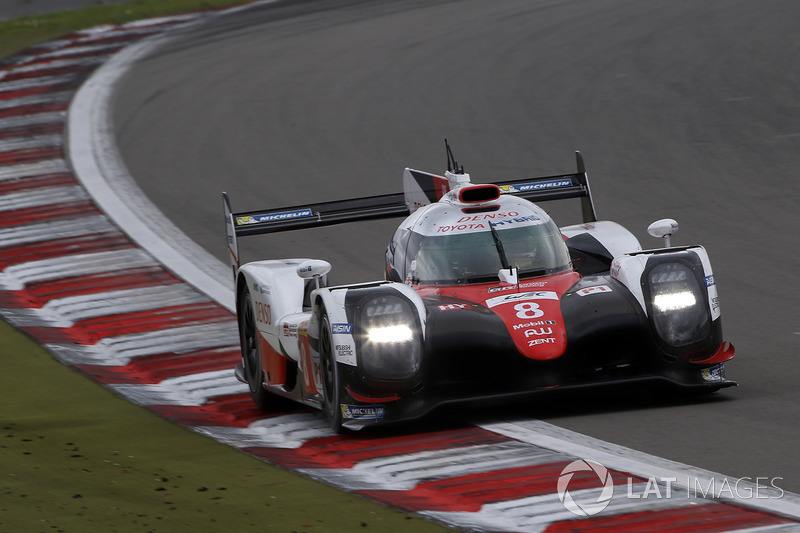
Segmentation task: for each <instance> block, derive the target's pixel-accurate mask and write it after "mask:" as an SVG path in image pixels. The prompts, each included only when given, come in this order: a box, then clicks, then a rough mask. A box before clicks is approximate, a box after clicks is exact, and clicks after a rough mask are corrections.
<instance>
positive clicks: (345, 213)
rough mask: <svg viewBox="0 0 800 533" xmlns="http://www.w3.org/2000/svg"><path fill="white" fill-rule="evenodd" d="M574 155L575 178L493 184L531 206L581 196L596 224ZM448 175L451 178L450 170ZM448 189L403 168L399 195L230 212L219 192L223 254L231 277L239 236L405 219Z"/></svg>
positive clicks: (444, 181) (587, 217)
mask: <svg viewBox="0 0 800 533" xmlns="http://www.w3.org/2000/svg"><path fill="white" fill-rule="evenodd" d="M575 157H576V160H577V163H578V172H577V173H575V174H562V175H559V176H545V177H541V178H527V179H521V180H511V181H508V180H506V181H498V182H493V183H494V184H495V185H497V186H499V187H500V192H501V193H503V194H513V195H515V196H520V197H522V198H525V199H526V200H530V201H533V202H545V201H548V200H563V199H567V198H580V199H581V211H582V214H583V221H584V223H588V222H595V221H596V220H597V217H596V215H595V211H594V204H593V202H592V195H591V191H590V189H589V180H588V177H587V175H586V168H585V166H584V163H583V156H582V155H581V153H580V152H575ZM448 175H450V176H451V177H452V176H453V174H450V173H449V172H448ZM451 188H452V183H451V182H450V181H449V180H448V178H446V177H444V176H439V175H436V174H431V173H428V172H422V171H419V170H413V169H409V168H407V169H405V172H404V173H403V189H404V192H402V193H395V194H384V195H380V196H365V197H362V198H353V199H350V200H335V201H331V202H319V203H313V204H303V205H298V206H293V207H278V208H275V209H264V210H259V211H244V212H236V213H234V212H233V211H232V210H231V204H230V199H229V198H228V194H227V193H225V192H223V193H222V198H223V207H224V210H225V229H226V233H227V238H228V255H229V258H230V265H231V269H232V271H233V276H234V279H235V278H236V272H237V271H238V270H239V266H240V263H239V246H238V238H239V237H245V236H249V235H262V234H266V233H276V232H281V231H289V230H296V229H307V228H315V227H321V226H330V225H333V224H341V223H343V222H356V221H364V220H376V219H383V218H396V217H405V216H408V215H409V214H411V213H413V212H414V211H416V210H417V209H419V208H420V207H422V206H424V205H428V204H430V203H434V202H436V201H438V200H439V199H440V198H441V197H442V196H443V195H444V194H445V193H447V192H448V191H449V190H450V189H451Z"/></svg>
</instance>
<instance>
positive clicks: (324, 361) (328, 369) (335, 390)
mask: <svg viewBox="0 0 800 533" xmlns="http://www.w3.org/2000/svg"><path fill="white" fill-rule="evenodd" d="M321 313H322V319H321V321H320V328H319V360H320V373H321V374H322V397H323V405H322V412H323V413H324V414H325V419H326V420H327V421H328V425H330V427H331V429H332V430H333V431H335V432H336V433H341V432H342V409H341V406H340V405H339V370H338V368H337V367H336V358H335V357H334V355H333V342H332V341H333V338H332V336H331V322H330V319H329V318H328V314H327V313H326V312H325V309H322V310H321Z"/></svg>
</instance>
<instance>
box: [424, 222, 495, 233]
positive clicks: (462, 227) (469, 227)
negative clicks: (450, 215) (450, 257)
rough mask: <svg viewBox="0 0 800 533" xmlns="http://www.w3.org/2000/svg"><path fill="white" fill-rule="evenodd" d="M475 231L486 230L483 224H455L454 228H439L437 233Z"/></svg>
mask: <svg viewBox="0 0 800 533" xmlns="http://www.w3.org/2000/svg"><path fill="white" fill-rule="evenodd" d="M473 229H486V226H485V225H484V224H482V223H475V222H471V223H469V224H454V225H452V226H439V228H438V229H437V230H436V233H449V232H451V231H466V230H473Z"/></svg>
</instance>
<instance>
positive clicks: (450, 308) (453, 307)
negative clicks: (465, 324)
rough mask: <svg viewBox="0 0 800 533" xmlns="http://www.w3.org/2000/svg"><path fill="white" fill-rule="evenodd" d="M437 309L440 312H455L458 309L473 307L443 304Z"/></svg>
mask: <svg viewBox="0 0 800 533" xmlns="http://www.w3.org/2000/svg"><path fill="white" fill-rule="evenodd" d="M436 307H437V308H438V309H439V311H455V310H456V309H469V308H470V307H472V306H471V305H469V304H442V305H437V306H436Z"/></svg>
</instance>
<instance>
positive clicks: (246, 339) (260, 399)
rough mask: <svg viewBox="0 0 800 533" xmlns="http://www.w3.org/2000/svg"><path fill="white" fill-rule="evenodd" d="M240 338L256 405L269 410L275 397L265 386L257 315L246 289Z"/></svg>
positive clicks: (251, 391) (241, 312) (240, 301)
mask: <svg viewBox="0 0 800 533" xmlns="http://www.w3.org/2000/svg"><path fill="white" fill-rule="evenodd" d="M239 338H240V339H241V345H242V363H243V365H244V375H245V378H246V379H247V385H248V387H249V388H250V396H252V397H253V402H255V404H256V407H258V408H259V409H261V410H262V411H267V410H269V408H270V406H271V405H272V400H273V397H272V395H271V394H270V393H269V392H267V390H266V389H265V388H264V369H263V368H262V367H261V351H260V350H259V347H258V329H257V328H256V315H255V309H254V307H253V299H252V297H251V296H250V291H249V290H247V289H245V291H244V294H243V295H242V298H240V300H239Z"/></svg>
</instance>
